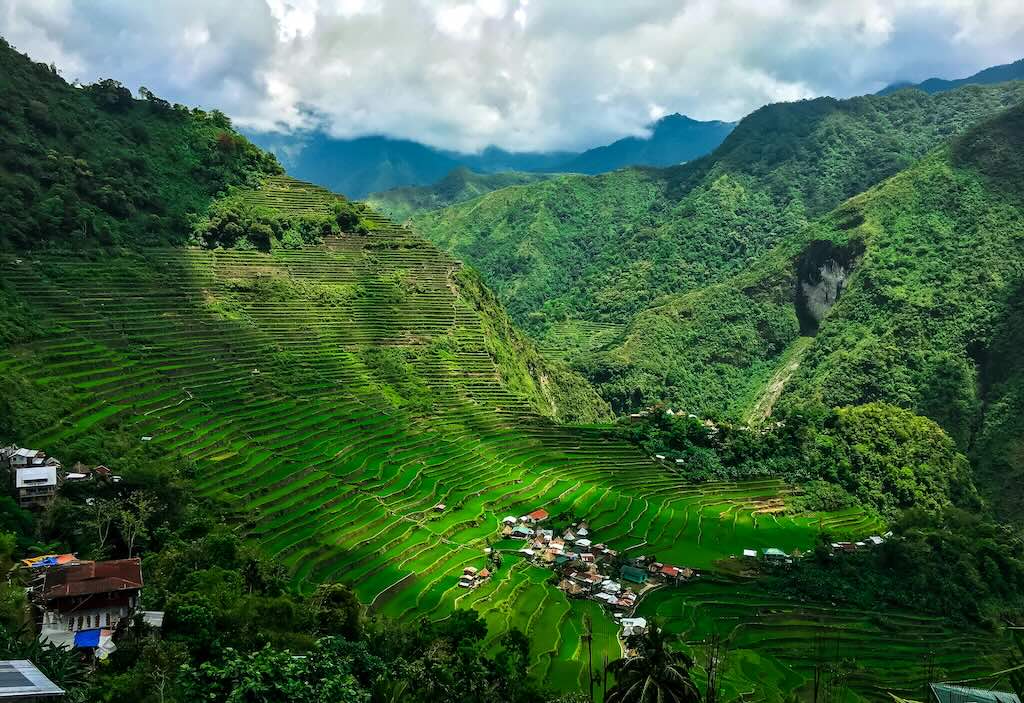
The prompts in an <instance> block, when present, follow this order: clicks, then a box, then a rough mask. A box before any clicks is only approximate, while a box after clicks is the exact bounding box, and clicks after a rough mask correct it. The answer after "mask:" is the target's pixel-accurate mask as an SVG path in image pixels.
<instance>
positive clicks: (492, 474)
mask: <svg viewBox="0 0 1024 703" xmlns="http://www.w3.org/2000/svg"><path fill="white" fill-rule="evenodd" d="M247 197H248V198H250V199H252V200H253V201H257V202H261V203H266V204H271V205H272V206H273V207H278V208H286V209H288V210H289V211H303V210H305V209H315V208H321V207H325V206H326V205H325V201H326V200H327V199H330V198H331V197H333V196H331V195H330V194H329V193H327V192H326V191H323V190H321V189H318V188H316V187H313V186H311V185H309V184H304V183H301V182H297V181H293V180H291V179H287V178H284V177H275V178H272V179H269V181H268V183H267V185H266V186H265V187H264V188H263V189H262V190H259V191H255V192H253V193H252V195H250V196H247ZM370 221H371V222H372V223H373V229H371V230H370V231H369V232H368V233H367V234H365V235H353V234H342V235H340V236H339V237H337V238H334V239H330V240H327V241H325V242H324V244H322V245H317V246H308V247H304V248H302V249H299V250H295V251H277V252H273V253H271V254H264V253H256V252H239V251H215V252H211V251H202V250H195V249H192V250H174V249H158V248H154V249H144V250H141V251H139V252H137V253H136V254H133V255H130V256H128V255H126V256H124V257H120V258H113V259H111V258H103V259H102V260H99V261H97V260H91V259H90V258H89V257H88V255H86V256H84V257H83V256H75V257H60V256H48V257H46V258H45V259H23V260H7V261H5V262H4V268H5V271H6V278H7V280H8V281H10V282H11V283H12V284H13V286H14V289H15V290H16V291H17V292H19V293H21V294H23V295H24V296H25V297H26V299H30V300H32V303H33V308H34V309H35V310H37V311H38V312H39V314H41V315H44V316H45V318H44V319H45V320H46V326H47V327H49V328H52V329H54V330H59V334H55V335H54V337H53V338H52V339H47V338H44V339H40V340H37V341H34V342H33V343H31V344H27V345H19V346H18V347H16V348H15V349H14V350H13V352H12V353H11V354H10V355H9V356H8V357H7V358H6V359H5V360H4V362H3V366H2V370H3V371H4V372H6V371H8V370H10V369H17V370H18V371H19V372H21V373H24V374H26V375H27V376H28V377H30V378H33V379H35V380H37V381H39V382H40V383H44V382H55V381H56V382H60V383H62V384H66V385H67V386H69V387H71V388H74V390H75V393H76V396H77V397H78V398H79V399H80V400H79V402H80V404H81V409H80V410H79V411H77V412H76V413H75V414H73V415H72V416H69V417H68V418H66V419H65V420H64V421H63V422H62V423H61V424H60V425H58V426H55V427H52V428H49V429H48V430H47V431H46V432H44V433H41V434H40V435H39V436H35V437H31V438H29V440H30V442H31V443H32V444H33V446H35V445H40V446H49V445H53V444H54V443H56V442H59V441H66V440H68V439H69V438H73V437H74V436H76V435H78V434H81V433H89V432H94V431H96V428H97V427H98V426H100V427H101V426H102V424H103V423H104V422H110V421H111V420H112V419H115V418H116V419H118V420H119V421H121V422H123V423H125V424H126V425H127V426H128V427H131V428H132V431H133V432H134V433H135V434H137V435H138V436H139V437H149V438H151V439H150V440H147V441H151V442H152V444H153V445H154V446H156V447H157V448H159V449H160V450H162V451H168V452H181V453H182V454H183V455H185V456H187V457H188V458H190V459H192V460H194V461H195V462H196V480H197V485H198V486H199V487H200V489H201V490H202V491H204V492H208V493H224V494H226V495H228V496H230V497H231V500H232V504H233V505H236V506H237V511H236V515H235V519H237V520H238V522H239V523H240V524H241V525H242V526H243V530H244V533H245V535H246V538H247V539H248V540H251V541H253V542H254V543H256V544H258V545H259V546H260V547H261V548H262V549H264V550H265V551H266V552H268V553H269V554H272V555H274V556H275V557H276V558H278V559H279V560H280V561H281V563H283V564H284V565H285V566H286V567H287V568H288V571H289V573H290V574H291V579H292V581H293V583H294V584H295V585H296V586H297V587H298V588H300V589H304V590H311V589H313V588H314V587H315V586H316V584H318V583H321V582H324V581H331V580H337V581H343V582H345V583H348V584H351V586H352V587H353V588H354V589H355V591H356V593H357V594H358V596H359V598H360V600H361V601H362V602H363V603H365V604H366V605H368V606H370V608H371V610H372V611H373V612H377V613H381V614H384V615H388V616H393V617H397V618H413V617H421V616H424V615H426V616H427V617H431V618H443V617H445V616H446V615H447V614H449V613H450V612H451V611H452V610H453V609H454V608H456V607H463V608H464V607H471V608H473V609H476V610H478V611H479V612H480V613H481V614H482V615H483V616H484V618H485V619H486V621H487V623H488V625H489V632H490V633H491V636H492V637H497V636H498V635H500V634H501V633H502V632H503V631H505V630H506V629H507V628H508V627H510V626H515V627H518V628H519V629H521V630H522V631H523V632H525V633H527V634H528V636H529V638H530V641H531V649H532V651H533V652H534V659H533V661H532V662H531V671H533V672H535V673H536V674H537V675H538V676H540V677H542V678H543V679H544V680H545V681H547V682H549V683H550V684H551V685H552V686H554V687H557V688H560V689H565V690H572V689H575V688H577V687H578V686H579V685H581V682H582V680H583V679H582V677H584V676H585V673H584V672H585V669H584V667H583V653H582V649H581V648H582V645H581V641H580V634H581V618H582V615H583V614H584V613H589V614H590V615H591V617H592V618H593V620H594V623H595V624H594V644H593V648H594V656H596V657H598V659H600V658H603V657H605V656H607V657H608V658H609V659H614V658H617V657H618V656H620V654H621V652H620V649H621V645H620V642H619V640H618V637H617V635H618V628H617V626H616V625H615V623H614V622H613V621H612V619H611V618H610V615H609V614H608V613H605V612H603V611H602V609H601V608H600V607H597V606H595V605H594V604H592V603H585V604H584V603H578V602H572V601H569V600H567V598H566V597H565V595H564V594H562V593H561V592H559V591H558V590H557V589H555V588H554V587H553V586H551V585H550V584H548V583H547V581H548V580H549V579H548V576H549V574H548V573H547V572H546V571H545V570H543V569H541V568H538V567H536V566H531V565H530V564H528V563H526V562H525V561H523V560H522V559H521V558H520V557H519V556H518V555H517V554H516V553H515V551H516V550H514V549H513V550H510V551H512V554H511V555H510V556H509V557H508V558H507V559H506V560H505V567H504V568H502V569H501V570H500V571H499V572H498V573H497V574H495V576H494V578H493V580H492V582H491V583H488V584H486V585H485V586H484V587H482V588H480V589H479V590H475V591H473V592H470V593H466V592H464V591H462V590H460V589H459V588H458V587H457V581H458V578H459V575H460V574H461V572H462V569H463V567H464V566H483V564H484V562H485V555H484V549H485V548H486V546H487V545H488V544H490V542H489V539H490V538H492V537H493V535H494V533H495V532H496V531H497V528H498V525H499V521H500V519H501V517H502V516H503V515H505V514H506V513H513V514H516V515H518V514H520V513H523V512H528V511H529V510H532V509H534V508H537V507H543V508H544V509H546V510H547V511H549V512H550V513H552V514H559V513H563V512H572V513H575V514H577V515H586V516H588V521H589V524H590V526H591V529H592V530H595V531H597V530H600V531H601V532H602V534H603V535H604V539H605V540H606V541H607V543H608V544H609V545H610V546H613V547H615V548H616V549H619V550H621V551H622V552H623V553H624V554H636V555H642V554H647V553H654V554H657V556H658V558H659V559H662V560H665V561H674V562H679V563H682V564H686V565H688V566H690V567H693V568H699V569H701V570H702V571H705V572H707V574H708V576H709V577H708V578H707V579H706V582H705V583H703V584H702V585H700V586H699V587H696V586H695V587H692V588H691V587H690V586H684V587H679V588H675V589H673V588H665V589H662V590H660V591H657V592H655V593H653V594H652V595H651V596H650V597H649V598H648V599H647V600H645V601H643V602H641V604H640V606H639V612H641V613H650V614H655V613H657V614H664V615H665V616H666V620H667V622H668V624H669V627H670V628H672V629H678V631H679V632H681V633H682V634H683V635H684V636H685V637H686V638H687V639H689V640H691V641H693V642H699V641H702V640H703V635H704V634H705V632H707V631H713V630H717V629H721V630H723V634H725V635H726V636H728V637H732V638H735V639H736V644H735V645H734V649H733V651H732V653H731V656H732V657H733V659H734V660H735V659H739V658H746V657H751V658H756V660H758V661H764V660H767V661H769V662H773V663H772V665H771V666H772V670H773V671H776V672H778V673H777V675H778V676H779V677H780V679H781V681H780V686H782V688H780V690H787V689H788V690H795V689H797V688H799V687H800V686H801V685H802V684H803V681H802V679H801V674H803V673H806V672H805V671H804V667H802V666H801V662H800V661H799V659H797V661H796V664H795V666H791V665H793V664H794V662H793V661H792V653H791V652H790V653H780V652H779V650H778V642H779V640H780V639H784V638H797V639H800V638H803V637H810V636H811V633H824V634H825V635H826V636H827V635H828V634H829V633H831V632H833V631H835V632H837V633H838V632H841V633H843V637H844V639H843V640H842V641H841V644H840V646H841V647H844V648H848V650H849V651H850V652H851V653H852V652H854V651H858V652H859V651H860V650H865V649H866V650H867V652H864V654H867V655H868V656H872V657H877V658H878V659H879V660H882V661H887V662H888V664H887V666H891V665H892V664H893V662H892V660H893V659H894V658H895V659H896V660H897V662H900V663H901V664H900V665H898V666H897V668H901V667H902V666H906V667H907V668H911V667H913V666H915V665H916V662H917V660H918V659H919V658H920V657H921V656H922V652H923V651H924V650H925V649H926V648H928V649H934V648H936V647H941V648H952V649H953V650H956V649H957V648H959V647H962V646H965V643H966V641H967V640H965V639H963V638H962V636H960V635H958V634H957V633H953V632H947V631H946V630H944V628H943V627H942V626H941V625H940V624H929V623H928V622H927V621H919V620H917V619H914V618H912V617H910V618H908V619H907V620H906V621H905V622H904V621H897V622H898V623H899V624H898V625H896V626H895V627H894V628H893V629H894V632H892V633H887V634H886V637H887V638H889V639H890V641H891V643H892V646H891V647H886V648H884V649H882V650H881V651H879V650H878V642H879V638H878V636H879V634H880V633H879V632H878V630H879V628H878V627H877V626H873V625H871V624H870V622H868V620H869V618H868V617H867V615H866V614H862V613H856V612H851V613H848V614H844V613H843V612H842V611H838V612H837V611H834V610H828V611H824V610H820V609H821V606H820V605H819V606H815V605H813V604H798V603H794V602H789V601H781V602H780V601H778V600H777V599H773V598H768V597H765V598H764V600H761V599H759V598H758V597H757V596H756V595H751V596H748V595H744V590H742V588H741V590H740V592H739V593H740V595H736V594H735V593H734V590H733V588H732V587H730V586H729V585H728V582H718V581H716V580H715V577H714V574H715V572H716V569H717V566H716V565H717V564H718V562H720V561H721V560H729V559H730V557H732V558H735V557H737V556H739V555H741V554H742V552H743V550H744V549H756V550H761V549H764V548H768V547H779V548H782V549H784V550H786V551H793V550H798V549H802V550H807V549H809V548H810V547H811V546H812V545H813V542H814V538H815V535H816V533H817V532H818V531H821V530H827V531H828V532H829V533H830V534H833V535H836V536H837V537H848V538H860V537H862V536H864V535H866V534H868V533H870V532H872V531H874V530H876V529H880V528H879V526H878V525H877V524H876V523H875V522H874V521H873V520H872V519H870V518H868V517H867V516H865V515H864V514H862V513H860V512H857V511H855V510H848V511H843V512H838V513H824V514H807V515H801V516H798V517H790V516H787V515H785V513H782V514H771V513H770V514H768V515H762V516H761V517H760V519H758V518H757V517H756V515H757V513H758V508H759V507H760V506H761V504H762V503H763V502H765V501H766V500H767V499H775V498H782V499H783V501H785V496H786V495H787V494H788V493H790V492H792V491H793V490H794V489H793V488H792V487H790V486H787V485H786V484H784V483H783V482H781V481H778V480H764V481H757V482H742V483H705V484H698V485H688V484H687V483H686V482H685V481H684V480H682V479H680V478H679V477H678V476H676V475H675V474H674V473H673V472H672V471H671V470H670V469H667V468H665V467H664V466H662V465H661V464H659V463H658V462H656V461H654V460H653V459H652V457H647V456H644V455H643V454H641V453H640V452H639V451H638V450H637V449H635V448H634V447H631V446H629V445H627V444H625V443H623V442H621V441H616V440H614V439H609V438H607V437H606V436H605V433H603V432H602V430H601V429H599V428H592V427H572V426H559V425H556V424H554V423H552V422H551V421H549V420H547V419H546V418H543V417H541V416H539V415H538V414H537V412H536V411H534V409H533V408H531V407H530V405H529V403H528V402H527V401H526V400H525V399H524V398H522V397H518V396H517V395H516V394H514V393H511V392H509V391H508V390H507V389H506V388H505V387H504V386H503V385H502V383H501V382H500V373H501V372H500V369H499V368H498V367H497V366H496V364H495V361H494V359H493V358H492V357H491V356H490V355H489V354H488V353H487V350H486V348H485V346H484V341H483V334H482V331H481V324H482V322H481V318H480V313H479V311H478V309H477V306H478V305H479V302H478V301H477V300H474V299H473V298H472V297H471V296H470V295H467V294H465V293H463V292H462V290H461V289H460V278H459V272H460V268H461V267H460V265H459V264H458V263H457V262H456V261H454V260H452V259H451V258H450V257H448V256H446V255H445V254H443V253H442V252H440V251H438V250H437V249H436V248H434V247H433V246H432V245H430V244H429V243H428V242H426V241H424V240H422V239H420V238H419V237H417V236H416V235H414V234H413V233H412V232H410V231H408V230H407V229H405V228H402V227H398V226H395V225H393V224H391V223H389V222H388V221H387V220H386V219H385V218H382V217H379V216H376V215H371V220H370ZM424 390H426V391H428V393H429V398H430V399H431V401H430V404H429V406H427V405H421V404H417V401H416V398H415V397H410V396H412V395H413V394H412V391H415V392H416V394H417V395H418V394H420V393H422V392H423V391H424ZM439 503H441V504H444V505H445V510H444V511H443V512H441V513H438V512H437V511H436V510H435V509H434V508H435V506H437V505H438V504H439ZM755 521H756V524H757V527H756V529H755ZM755 593H756V591H755ZM816 608H817V609H819V610H820V612H821V613H822V614H823V616H822V617H821V620H816V619H815V618H814V616H813V615H812V614H809V613H813V612H814V611H815V609H816ZM826 613H827V614H826ZM858 620H862V621H864V624H863V625H862V626H861V627H858V628H857V629H856V630H854V631H852V632H850V631H849V630H848V629H846V628H845V627H844V626H845V625H846V624H847V623H848V622H856V621H858ZM884 630H885V628H882V631H883V632H884ZM860 637H864V638H870V643H862V642H861V640H860V639H859V638H860ZM872 650H875V651H873V652H872ZM844 651H845V650H844ZM956 673H970V672H961V671H957V672H956ZM758 676H760V674H758ZM755 680H756V677H755ZM746 683H748V684H752V683H753V682H752V681H748V682H746ZM887 683H889V685H891V681H888V680H887ZM857 684H860V685H862V686H863V687H864V690H866V691H873V690H874V689H873V686H874V685H879V684H878V682H875V681H873V680H872V677H871V676H870V674H868V675H866V676H865V677H864V679H863V680H862V681H857V682H856V684H855V690H856V685H857ZM916 684H917V681H916V677H915V676H908V678H907V687H908V689H912V688H913V687H914V686H915V685H916ZM731 685H732V686H734V687H736V691H737V692H740V691H741V690H742V686H743V685H744V679H743V678H741V677H738V678H737V680H735V681H734V682H732V683H731Z"/></svg>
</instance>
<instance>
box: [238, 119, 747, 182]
mask: <svg viewBox="0 0 1024 703" xmlns="http://www.w3.org/2000/svg"><path fill="white" fill-rule="evenodd" d="M733 126H734V125H733V124H732V123H729V122H717V121H716V122H700V121H698V120H692V119H690V118H689V117H684V116H682V115H669V116H668V117H664V118H662V119H661V120H659V121H658V122H656V123H655V124H653V125H652V126H651V136H650V137H647V138H640V137H627V138H625V139H620V140H619V141H617V142H614V143H612V144H609V145H607V146H602V147H597V148H595V149H590V150H588V151H585V152H583V153H574V152H565V151H555V152H509V151H505V150H503V149H499V148H497V147H493V146H492V147H488V148H486V149H484V150H483V151H482V152H480V153H479V154H461V153H458V152H452V151H443V150H441V149H435V148H433V147H429V146H427V145H425V144H420V143H419V142H414V141H410V140H407V139H392V138H390V137H359V138H356V139H334V138H332V137H329V136H327V135H326V134H323V133H322V132H307V133H299V134H292V135H281V134H274V133H260V132H248V133H246V136H248V137H249V138H250V139H251V140H252V141H253V142H255V143H256V144H258V145H259V146H261V147H263V148H264V149H267V150H268V151H272V152H274V153H275V154H277V157H278V159H280V161H281V163H282V164H284V166H285V167H286V168H287V169H288V172H289V173H291V174H292V175H294V176H296V177H298V178H301V179H303V180H307V181H311V182H313V183H318V184H320V185H323V186H326V187H328V188H330V189H331V190H334V191H336V192H339V193H344V194H346V195H348V196H349V197H352V198H365V197H366V196H367V195H368V194H369V193H375V192H380V191H385V190H390V189H392V188H397V187H401V186H415V185H428V184H431V183H435V182H436V181H438V180H440V179H442V178H443V177H444V176H445V175H447V174H448V173H450V172H451V171H452V170H453V169H455V168H460V167H465V168H469V169H471V170H472V171H476V172H477V173H498V172H504V171H520V172H528V173H558V172H569V171H571V172H576V173H590V174H594V173H604V172H606V171H614V170H615V169H618V168H623V167H626V166H671V165H674V164H678V163H682V162H684V161H689V160H691V159H695V158H697V157H700V156H703V155H704V154H707V153H709V152H711V151H712V150H714V148H715V147H717V146H718V145H719V144H720V143H721V142H722V140H723V139H725V137H726V136H727V135H728V134H729V132H730V131H732V128H733Z"/></svg>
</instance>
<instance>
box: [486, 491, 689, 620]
mask: <svg viewBox="0 0 1024 703" xmlns="http://www.w3.org/2000/svg"><path fill="white" fill-rule="evenodd" d="M548 517H549V515H548V512H547V511H546V510H543V509H538V510H535V511H533V512H532V513H529V514H527V515H523V516H521V517H518V518H517V517H515V516H511V515H510V516H508V517H506V518H505V519H504V520H502V528H501V535H502V537H505V538H508V539H515V540H522V541H523V542H524V543H525V545H524V547H523V548H522V549H520V550H519V553H520V554H522V555H524V556H525V557H527V558H528V559H530V560H531V561H532V562H534V563H535V564H538V565H540V566H546V567H549V568H553V569H554V570H555V571H556V572H557V573H558V574H559V575H560V577H561V578H560V580H559V583H558V587H559V588H560V589H561V590H563V591H564V592H565V593H566V594H567V595H569V596H570V597H575V598H586V599H588V600H594V601H597V602H599V603H601V604H602V605H604V606H605V607H607V608H608V609H609V610H610V611H612V613H613V615H614V617H615V618H616V619H618V620H619V622H620V624H621V625H622V628H623V629H622V636H623V637H624V638H625V637H628V636H629V635H631V634H634V632H642V631H643V630H644V629H645V628H646V627H647V624H646V622H645V621H644V620H643V618H630V617H627V616H628V614H629V613H631V612H632V611H633V609H634V608H635V607H636V604H637V601H638V599H639V597H640V595H641V594H642V593H643V592H644V591H645V590H647V589H649V588H652V587H653V586H655V585H657V584H664V583H667V584H673V585H675V584H679V583H681V582H682V581H684V580H688V579H690V578H693V577H694V576H696V573H695V572H694V571H693V570H692V569H689V568H685V567H679V566H673V565H671V564H664V563H662V562H658V561H655V560H654V559H650V558H645V557H640V558H638V559H633V560H630V561H627V562H624V563H623V562H622V560H621V559H618V558H617V557H618V552H616V551H615V550H614V549H611V548H609V547H607V546H606V545H604V544H601V543H595V536H594V535H593V534H592V533H591V531H590V528H589V527H588V525H587V523H586V522H577V523H574V524H572V525H570V526H569V527H568V528H567V529H565V530H563V531H561V533H560V534H556V531H555V530H554V529H549V528H545V527H544V526H543V525H542V524H541V523H543V522H544V521H546V520H547V519H548Z"/></svg>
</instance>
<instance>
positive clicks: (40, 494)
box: [14, 465, 58, 509]
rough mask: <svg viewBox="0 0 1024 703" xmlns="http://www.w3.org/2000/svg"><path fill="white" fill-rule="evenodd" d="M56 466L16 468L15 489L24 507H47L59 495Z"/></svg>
mask: <svg viewBox="0 0 1024 703" xmlns="http://www.w3.org/2000/svg"><path fill="white" fill-rule="evenodd" d="M57 483H58V481H57V467H56V466H45V465H41V466H28V467H21V468H17V469H14V491H15V495H16V496H17V498H18V505H19V506H20V507H22V508H26V509H32V508H45V507H46V506H47V505H49V504H50V501H52V500H53V498H54V496H56V495H57Z"/></svg>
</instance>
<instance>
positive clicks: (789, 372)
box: [746, 337, 814, 425]
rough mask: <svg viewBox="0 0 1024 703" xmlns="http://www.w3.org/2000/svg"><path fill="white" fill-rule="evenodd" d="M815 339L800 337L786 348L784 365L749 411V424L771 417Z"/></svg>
mask: <svg viewBox="0 0 1024 703" xmlns="http://www.w3.org/2000/svg"><path fill="white" fill-rule="evenodd" d="M813 341H814V338H813V337H800V338H798V339H797V340H796V341H795V342H793V344H792V345H791V346H790V348H789V349H787V350H786V353H785V354H784V355H783V362H782V365H781V366H779V368H777V369H776V370H775V373H774V374H772V377H771V380H769V381H768V385H767V386H766V387H765V389H764V392H763V393H762V394H761V397H760V398H758V400H757V402H756V403H754V407H753V408H751V409H750V412H749V413H747V418H746V419H747V422H748V423H749V424H751V425H756V424H758V423H761V422H764V421H765V420H767V419H768V418H769V417H771V415H772V409H773V408H774V407H775V403H776V402H777V401H778V400H779V397H780V396H782V389H783V388H785V387H786V382H787V381H789V379H790V378H791V377H792V376H793V373H794V372H795V371H796V370H797V368H798V367H799V366H800V360H801V359H803V358H804V353H805V352H806V351H807V350H808V349H809V348H810V346H811V343H812V342H813Z"/></svg>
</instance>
